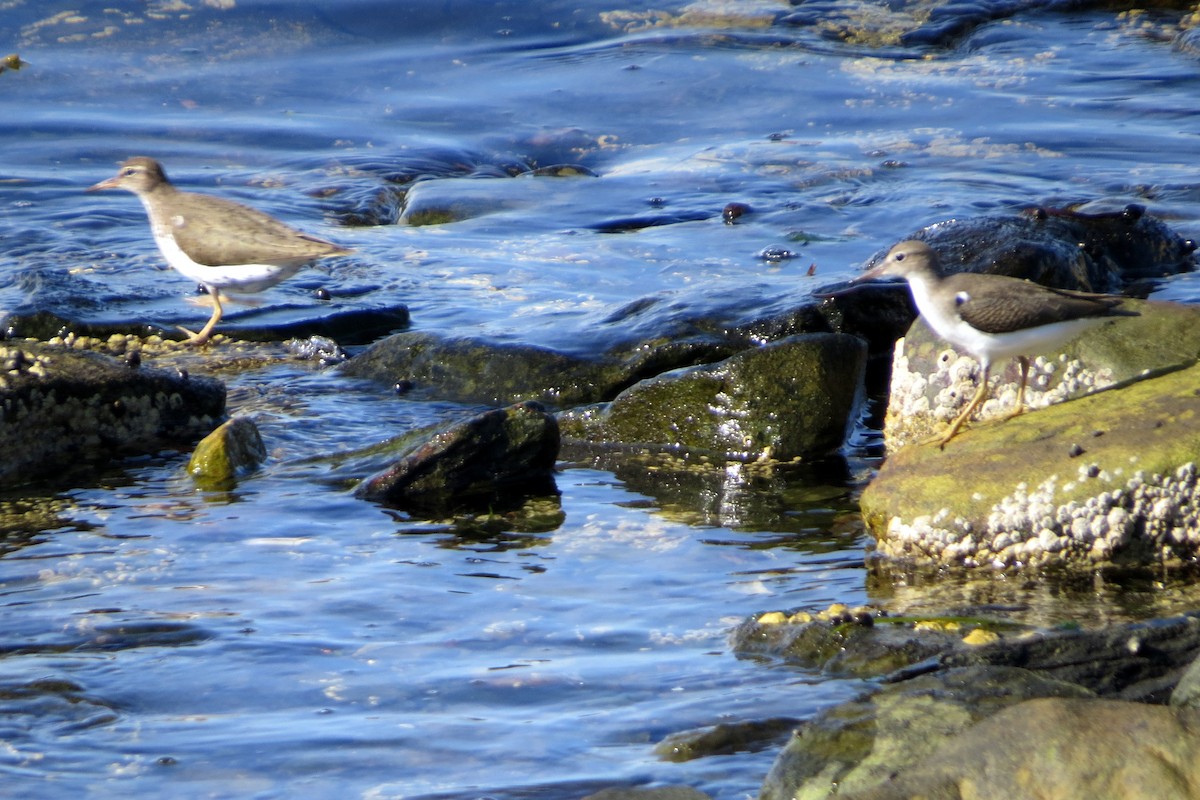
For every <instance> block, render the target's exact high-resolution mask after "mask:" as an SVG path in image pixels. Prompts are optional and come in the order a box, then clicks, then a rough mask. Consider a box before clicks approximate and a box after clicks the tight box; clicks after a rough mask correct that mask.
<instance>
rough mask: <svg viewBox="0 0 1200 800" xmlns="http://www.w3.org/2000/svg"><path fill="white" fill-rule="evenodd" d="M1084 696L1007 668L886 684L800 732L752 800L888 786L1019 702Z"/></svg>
mask: <svg viewBox="0 0 1200 800" xmlns="http://www.w3.org/2000/svg"><path fill="white" fill-rule="evenodd" d="M1089 696H1090V695H1089V693H1088V692H1087V690H1085V689H1082V688H1081V687H1078V686H1075V685H1072V684H1069V683H1064V682H1061V681H1054V680H1050V679H1046V678H1043V677H1041V676H1038V675H1037V674H1035V673H1033V672H1030V671H1028V670H1023V669H1017V668H1013V667H968V668H960V669H956V670H949V671H947V672H944V673H939V674H934V675H925V676H922V677H919V678H914V679H913V680H910V681H906V682H904V683H900V684H892V685H888V686H885V687H883V688H882V689H881V690H880V691H878V692H877V693H875V694H873V695H870V696H866V697H863V698H861V699H859V700H855V701H852V702H850V703H843V704H841V705H837V706H834V707H833V708H830V709H828V710H826V711H823V712H821V713H820V714H818V715H817V716H816V717H815V718H813V719H812V720H810V721H809V722H807V723H806V724H804V725H802V726H801V727H799V728H798V729H797V731H796V733H795V735H794V736H793V737H792V739H791V740H790V741H789V742H788V743H787V745H786V746H785V747H784V748H783V750H782V751H781V752H780V754H779V757H778V758H776V760H775V763H774V764H773V765H772V766H771V770H770V772H769V773H768V775H767V778H766V780H765V781H764V783H763V786H762V788H761V790H760V792H759V798H760V800H793V798H823V797H829V796H831V795H834V794H836V795H837V796H838V797H842V796H844V795H846V794H848V793H852V792H854V791H856V790H861V789H866V788H868V787H872V786H874V785H877V784H879V783H880V782H881V781H887V780H888V779H889V776H890V775H892V774H893V773H894V772H895V771H897V770H899V769H903V768H904V767H906V766H908V765H910V764H913V763H916V762H918V761H919V760H920V759H921V758H923V757H925V756H927V755H929V754H930V753H932V752H933V751H934V750H935V749H936V748H937V746H938V745H940V744H941V743H942V742H944V741H947V740H953V738H954V737H956V736H959V735H961V734H962V731H964V730H966V729H967V728H969V727H970V726H971V725H972V724H974V723H976V722H978V721H980V720H984V719H986V718H988V717H989V716H991V715H993V714H995V713H996V712H997V711H999V710H1001V709H1004V708H1006V707H1008V706H1011V705H1014V704H1016V703H1019V702H1020V701H1022V700H1025V699H1029V698H1038V697H1070V698H1080V697H1089ZM1012 730H1014V729H1010V730H1009V731H1008V735H1009V736H1010V737H1011V736H1012ZM1077 734H1078V732H1077ZM982 752H986V751H982ZM975 757H976V758H977V757H978V752H977V753H976V754H975ZM914 796H919V795H914ZM1024 796H1027V795H1024V794H1021V793H1017V794H1014V795H1011V797H1024Z"/></svg>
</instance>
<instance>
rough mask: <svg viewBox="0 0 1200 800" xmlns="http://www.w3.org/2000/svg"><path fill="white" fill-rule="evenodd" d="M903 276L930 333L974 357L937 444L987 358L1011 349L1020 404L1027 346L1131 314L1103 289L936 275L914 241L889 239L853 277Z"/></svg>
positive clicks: (1046, 346) (1046, 345) (1042, 347)
mask: <svg viewBox="0 0 1200 800" xmlns="http://www.w3.org/2000/svg"><path fill="white" fill-rule="evenodd" d="M888 276H893V277H902V278H904V279H906V280H907V281H908V286H909V289H911V290H912V294H913V299H914V300H915V301H916V304H917V310H918V311H920V313H921V316H922V317H924V318H925V321H926V322H927V323H929V327H931V328H932V329H933V330H934V332H935V333H937V335H938V336H940V337H942V338H943V339H945V340H946V341H948V342H950V344H952V345H954V346H955V347H958V348H960V349H963V350H966V351H967V352H968V353H970V354H971V355H973V356H975V358H977V359H978V360H979V363H980V366H981V368H982V369H981V374H980V376H979V388H978V390H976V392H975V396H974V397H973V398H972V399H971V402H970V403H968V404H967V407H966V408H964V409H963V410H962V413H960V414H959V415H958V417H956V418H955V420H954V421H953V422H952V423H951V424H950V427H949V429H948V430H947V431H946V433H945V434H943V435H942V436H941V437H940V439H939V440H938V446H939V447H945V446H946V442H948V441H950V440H951V439H953V438H954V436H955V435H956V434H957V433H958V430H959V428H961V427H962V425H963V423H964V422H966V420H967V418H968V417H969V416H970V415H971V413H972V412H973V411H974V410H975V409H976V408H977V407H978V406H979V404H980V403H981V402H983V398H984V397H985V396H986V395H987V391H988V377H989V371H990V370H991V365H992V362H993V361H995V360H996V359H1001V358H1012V357H1013V356H1016V357H1017V358H1018V360H1019V361H1020V364H1021V385H1020V388H1019V389H1018V390H1017V408H1016V411H1014V412H1013V416H1016V415H1017V414H1020V413H1021V412H1022V411H1024V408H1025V382H1026V380H1027V379H1028V377H1029V358H1028V356H1027V355H1026V354H1027V353H1031V352H1033V353H1037V352H1041V351H1046V350H1052V349H1054V348H1056V347H1058V346H1059V345H1061V344H1063V343H1065V342H1067V341H1069V340H1071V339H1073V338H1075V337H1076V336H1077V335H1079V334H1080V333H1082V332H1083V331H1084V330H1085V329H1087V328H1089V327H1091V326H1092V325H1095V324H1096V323H1098V322H1100V321H1101V320H1103V319H1105V318H1111V317H1136V316H1137V315H1138V314H1137V312H1136V311H1128V310H1125V309H1121V308H1118V306H1119V305H1120V304H1121V302H1122V298H1120V297H1116V296H1114V295H1106V294H1090V293H1087V292H1073V291H1068V290H1066V289H1053V288H1050V287H1048V286H1042V285H1041V284H1037V283H1033V282H1032V281H1027V280H1021V279H1019V278H1010V277H1006V276H1003V275H985V274H977V273H966V272H961V273H957V274H954V275H947V276H943V275H942V274H941V271H940V269H939V267H938V259H937V254H936V253H934V251H933V250H932V249H931V248H930V247H929V245H927V244H925V243H924V242H920V241H906V242H901V243H900V244H898V245H896V246H895V247H893V248H892V249H891V250H889V251H888V254H887V256H886V257H885V258H884V259H883V261H882V262H880V264H879V265H878V266H876V267H875V268H874V269H871V270H870V271H868V272H866V273H864V274H862V275H861V276H859V277H858V278H855V279H854V281H853V283H860V282H864V281H870V280H876V279H878V278H883V277H888Z"/></svg>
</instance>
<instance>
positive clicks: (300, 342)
mask: <svg viewBox="0 0 1200 800" xmlns="http://www.w3.org/2000/svg"><path fill="white" fill-rule="evenodd" d="M284 346H285V347H287V349H288V352H290V353H291V354H292V355H294V356H296V358H299V359H302V360H305V361H320V362H321V364H322V366H327V367H328V366H333V365H334V364H341V363H342V362H343V361H345V360H346V359H348V358H349V357H350V356H349V355H348V354H347V353H346V351H345V350H343V349H342V346H341V345H340V344H338V343H337V342H335V341H334V340H333V339H330V338H329V337H328V336H309V337H308V338H307V339H288V340H287V341H286V342H284Z"/></svg>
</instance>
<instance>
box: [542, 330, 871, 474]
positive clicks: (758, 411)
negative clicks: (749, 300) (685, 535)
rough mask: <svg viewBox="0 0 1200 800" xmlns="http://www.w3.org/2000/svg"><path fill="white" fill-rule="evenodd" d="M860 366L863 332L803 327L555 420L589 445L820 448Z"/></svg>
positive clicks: (837, 426)
mask: <svg viewBox="0 0 1200 800" xmlns="http://www.w3.org/2000/svg"><path fill="white" fill-rule="evenodd" d="M865 369H866V344H865V343H864V342H863V341H862V340H861V339H858V338H857V337H854V336H849V335H845V334H830V333H814V334H801V335H797V336H791V337H787V338H785V339H780V340H779V341H776V342H772V343H770V344H768V345H764V346H763V347H758V348H752V349H749V350H745V351H743V352H741V353H738V354H737V355H734V356H732V357H730V358H728V359H725V360H724V361H721V362H719V363H717V364H709V365H704V366H699V367H690V368H686V369H681V370H676V371H674V372H668V373H665V374H663V375H660V376H658V377H655V378H650V379H648V380H645V381H642V382H640V383H638V384H635V385H634V386H632V387H630V388H629V389H627V390H625V391H624V392H622V393H621V394H620V395H619V396H618V397H617V398H616V399H615V400H613V401H612V403H611V404H609V406H608V407H607V408H604V409H601V410H598V411H597V410H594V409H593V410H583V411H580V412H568V413H566V414H564V415H563V419H562V422H563V424H564V426H566V427H565V430H566V431H567V432H568V435H573V436H576V437H578V438H580V439H584V440H587V441H592V442H599V441H603V442H609V443H621V444H637V445H641V444H661V445H666V446H669V447H673V448H679V449H686V450H690V451H698V452H706V453H710V454H715V455H718V456H723V457H726V458H731V459H743V460H746V459H748V460H754V459H757V458H774V459H778V460H783V461H786V460H789V459H791V458H794V457H797V456H800V457H809V456H815V455H825V454H827V453H829V452H830V451H832V450H836V449H837V448H838V447H840V446H841V445H842V443H843V442H844V440H845V436H846V429H847V424H848V422H849V419H850V415H851V413H852V412H853V409H854V407H855V398H856V396H857V393H858V392H859V390H860V389H861V386H862V377H863V373H864V371H865Z"/></svg>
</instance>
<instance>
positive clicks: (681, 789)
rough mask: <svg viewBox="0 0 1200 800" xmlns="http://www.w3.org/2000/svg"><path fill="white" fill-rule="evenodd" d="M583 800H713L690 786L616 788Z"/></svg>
mask: <svg viewBox="0 0 1200 800" xmlns="http://www.w3.org/2000/svg"><path fill="white" fill-rule="evenodd" d="M583 800H711V798H710V797H709V796H708V795H706V794H705V793H704V792H702V791H700V790H699V789H693V788H692V787H690V786H654V787H641V786H614V787H610V788H608V789H601V790H600V791H598V792H595V793H593V794H589V795H587V796H586V797H584V798H583Z"/></svg>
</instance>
